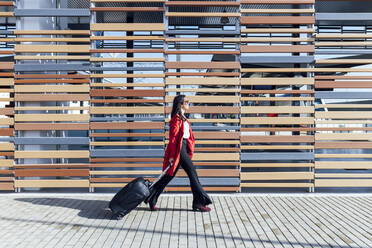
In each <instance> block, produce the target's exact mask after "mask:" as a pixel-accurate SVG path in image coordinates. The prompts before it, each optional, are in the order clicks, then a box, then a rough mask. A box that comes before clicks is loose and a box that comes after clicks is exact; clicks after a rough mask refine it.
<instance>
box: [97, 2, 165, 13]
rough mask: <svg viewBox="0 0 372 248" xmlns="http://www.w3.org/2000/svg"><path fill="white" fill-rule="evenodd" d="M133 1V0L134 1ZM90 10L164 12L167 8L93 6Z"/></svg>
mask: <svg viewBox="0 0 372 248" xmlns="http://www.w3.org/2000/svg"><path fill="white" fill-rule="evenodd" d="M132 2H133V1H132ZM90 11H96V12H101V11H104V12H111V11H114V12H119V11H120V12H121V11H124V12H131V11H134V12H163V11H165V8H163V7H92V8H90Z"/></svg>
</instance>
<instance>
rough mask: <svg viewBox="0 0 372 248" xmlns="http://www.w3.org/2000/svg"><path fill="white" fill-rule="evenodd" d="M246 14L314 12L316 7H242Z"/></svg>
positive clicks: (242, 11)
mask: <svg viewBox="0 0 372 248" xmlns="http://www.w3.org/2000/svg"><path fill="white" fill-rule="evenodd" d="M240 12H241V13H244V14H312V13H314V12H315V10H314V9H241V10H240Z"/></svg>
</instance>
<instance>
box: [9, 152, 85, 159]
mask: <svg viewBox="0 0 372 248" xmlns="http://www.w3.org/2000/svg"><path fill="white" fill-rule="evenodd" d="M14 158H16V159H19V158H89V151H83V150H73V151H54V150H43V151H15V152H14Z"/></svg>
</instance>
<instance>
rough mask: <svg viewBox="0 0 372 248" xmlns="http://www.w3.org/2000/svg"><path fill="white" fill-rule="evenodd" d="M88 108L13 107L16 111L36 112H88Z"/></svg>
mask: <svg viewBox="0 0 372 248" xmlns="http://www.w3.org/2000/svg"><path fill="white" fill-rule="evenodd" d="M89 108H90V107H62V106H58V107H53V106H46V107H15V108H14V110H16V111H37V110H56V111H62V110H89Z"/></svg>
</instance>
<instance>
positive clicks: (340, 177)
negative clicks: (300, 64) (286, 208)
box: [315, 5, 372, 188]
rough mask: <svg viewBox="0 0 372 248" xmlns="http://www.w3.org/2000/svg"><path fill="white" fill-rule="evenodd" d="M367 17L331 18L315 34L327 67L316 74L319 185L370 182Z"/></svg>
mask: <svg viewBox="0 0 372 248" xmlns="http://www.w3.org/2000/svg"><path fill="white" fill-rule="evenodd" d="M361 6H362V5H361ZM362 11H364V9H361V10H360V12H362ZM345 12H347V10H345ZM345 15H350V16H353V15H354V14H353V13H345ZM367 22H368V21H364V20H360V21H358V22H357V24H356V23H355V22H354V21H353V20H342V21H331V22H328V24H327V25H320V26H319V27H318V30H317V34H316V36H315V37H316V42H315V46H316V48H317V51H318V53H319V54H320V55H319V56H318V58H317V60H316V62H315V66H316V69H321V70H322V72H323V73H320V72H317V73H316V76H315V90H316V93H315V97H316V99H317V101H316V103H317V104H316V105H315V123H316V134H315V152H316V154H315V186H316V187H317V188H327V187H357V188H359V187H372V168H371V163H372V160H371V159H372V150H371V145H372V143H371V131H372V127H371V118H372V112H371V109H372V105H371V100H370V99H371V85H372V84H371V82H372V74H371V72H372V70H371V68H370V64H371V62H372V61H371V60H370V59H369V57H370V54H371V47H370V46H369V43H370V38H371V37H372V33H371V32H370V30H369V29H368V28H366V27H367V25H368V24H367ZM329 25H331V27H332V29H334V30H337V31H338V32H331V30H330V26H329ZM340 30H342V31H340ZM356 51H357V52H356ZM345 53H346V54H347V55H345ZM350 53H351V54H350ZM349 54H350V55H349Z"/></svg>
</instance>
